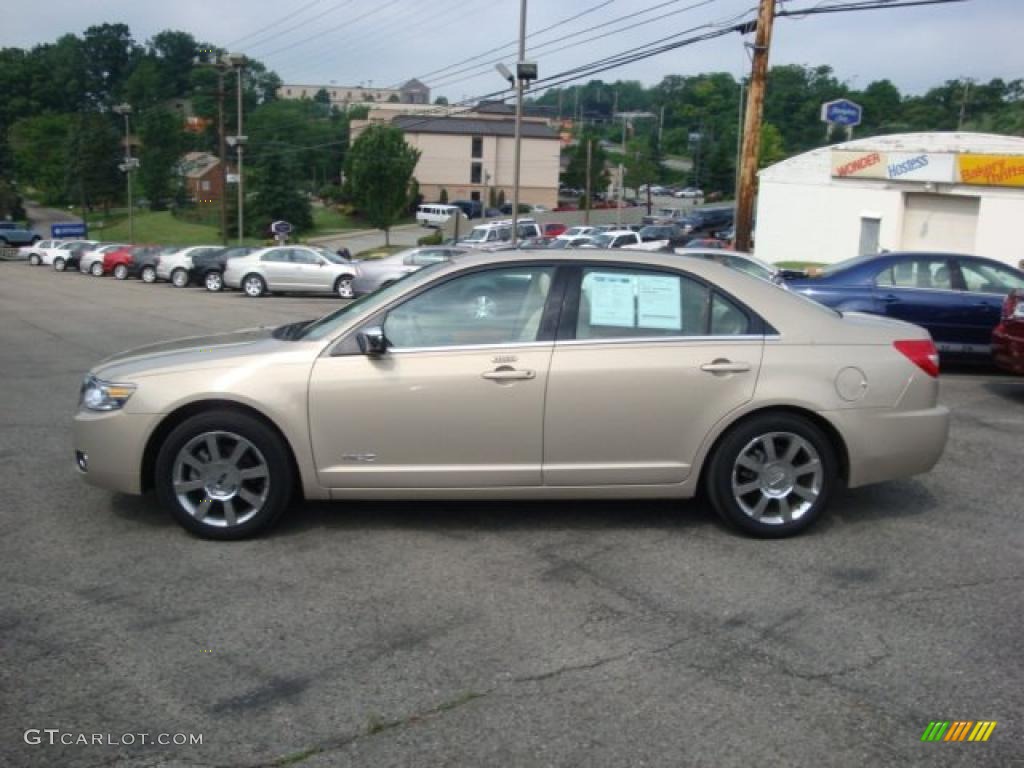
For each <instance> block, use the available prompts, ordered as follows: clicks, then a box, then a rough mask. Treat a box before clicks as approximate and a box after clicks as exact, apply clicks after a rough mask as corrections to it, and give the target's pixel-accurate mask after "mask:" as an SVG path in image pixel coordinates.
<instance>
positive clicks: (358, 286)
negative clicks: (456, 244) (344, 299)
mask: <svg viewBox="0 0 1024 768" xmlns="http://www.w3.org/2000/svg"><path fill="white" fill-rule="evenodd" d="M465 252H466V251H465V250H464V249H462V248H447V247H443V246H429V247H426V248H410V249H409V250H407V251H399V252H398V253H395V254H392V255H391V256H386V257H385V258H383V259H374V260H373V261H361V262H359V274H358V275H357V276H356V279H355V280H354V281H353V282H352V289H353V291H354V292H355V295H356V296H363V295H365V294H367V293H373V292H374V291H376V290H377V289H378V288H382V287H384V286H385V285H390V284H391V283H393V282H395V281H397V280H401V279H402V278H403V277H405V276H406V275H408V274H409V273H410V272H415V271H416V270H417V269H421V268H423V267H425V266H428V265H429V264H437V263H439V262H442V261H451V259H452V258H453V257H455V256H458V255H459V254H462V253H465Z"/></svg>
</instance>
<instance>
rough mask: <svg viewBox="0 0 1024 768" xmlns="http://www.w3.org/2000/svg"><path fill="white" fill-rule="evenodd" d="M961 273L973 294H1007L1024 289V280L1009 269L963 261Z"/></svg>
mask: <svg viewBox="0 0 1024 768" xmlns="http://www.w3.org/2000/svg"><path fill="white" fill-rule="evenodd" d="M960 273H961V274H962V275H963V276H964V283H966V285H967V290H968V291H970V292H971V293H998V294H1007V293H1009V292H1010V291H1012V290H1014V289H1024V280H1022V279H1021V278H1020V277H1019V276H1018V275H1017V274H1016V273H1015V272H1014V271H1013V270H1012V269H1010V268H1009V267H1004V266H1001V265H997V264H984V263H981V262H976V261H961V262H960Z"/></svg>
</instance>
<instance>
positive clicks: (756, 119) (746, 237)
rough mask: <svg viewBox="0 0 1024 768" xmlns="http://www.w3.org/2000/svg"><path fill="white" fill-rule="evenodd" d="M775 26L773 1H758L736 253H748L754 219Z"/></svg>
mask: <svg viewBox="0 0 1024 768" xmlns="http://www.w3.org/2000/svg"><path fill="white" fill-rule="evenodd" d="M774 23H775V0H760V8H759V9H758V12H757V33H756V35H755V36H754V55H753V63H752V66H751V72H750V89H749V90H748V92H747V114H746V121H745V124H744V128H743V151H742V156H741V165H740V187H739V189H738V190H737V192H736V250H737V251H749V250H750V242H751V238H750V235H751V230H752V228H753V219H754V187H755V186H756V184H757V161H758V155H759V153H760V149H761V116H762V115H763V113H764V92H765V86H766V85H767V81H768V52H769V49H770V48H771V44H772V27H773V25H774Z"/></svg>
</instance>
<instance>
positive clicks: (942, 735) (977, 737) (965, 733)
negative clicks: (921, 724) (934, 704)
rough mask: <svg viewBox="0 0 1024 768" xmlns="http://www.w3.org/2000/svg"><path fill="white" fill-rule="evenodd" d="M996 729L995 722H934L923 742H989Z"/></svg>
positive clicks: (929, 726) (926, 732) (923, 735)
mask: <svg viewBox="0 0 1024 768" xmlns="http://www.w3.org/2000/svg"><path fill="white" fill-rule="evenodd" d="M995 729H996V721H995V720H977V721H975V720H952V721H951V720H932V721H931V722H930V723H928V727H927V728H925V729H924V733H922V734H921V741H988V737H989V736H991V735H992V731H994V730H995Z"/></svg>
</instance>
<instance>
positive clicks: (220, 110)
mask: <svg viewBox="0 0 1024 768" xmlns="http://www.w3.org/2000/svg"><path fill="white" fill-rule="evenodd" d="M217 134H218V137H219V139H218V141H219V144H220V239H221V242H222V243H223V244H224V245H227V244H228V209H227V198H228V168H227V149H226V146H225V144H226V142H225V137H224V67H223V66H220V67H218V68H217Z"/></svg>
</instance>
